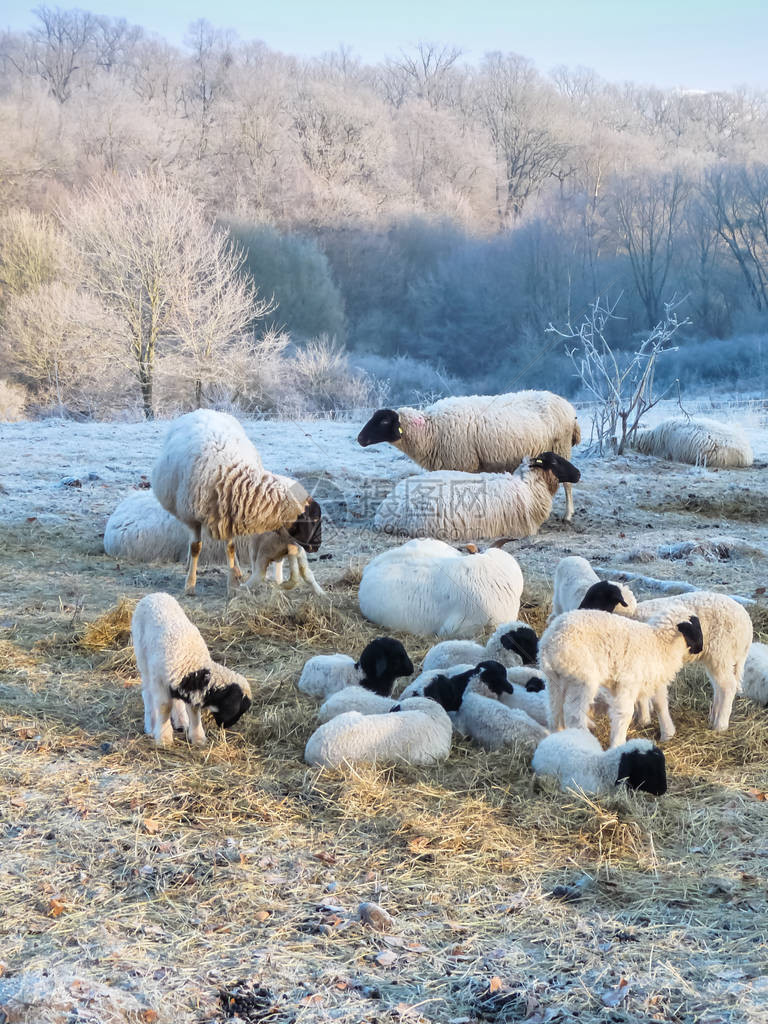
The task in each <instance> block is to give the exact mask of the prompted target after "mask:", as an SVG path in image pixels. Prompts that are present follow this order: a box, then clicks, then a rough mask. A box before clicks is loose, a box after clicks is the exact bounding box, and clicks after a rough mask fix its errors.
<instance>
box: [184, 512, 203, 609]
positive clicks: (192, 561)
mask: <svg viewBox="0 0 768 1024" xmlns="http://www.w3.org/2000/svg"><path fill="white" fill-rule="evenodd" d="M192 534H193V537H194V539H193V540H191V541H190V542H189V569H188V571H187V585H186V587H185V593H186V595H187V597H194V596H195V587H196V586H197V563H198V561H199V559H200V552H201V551H202V550H203V541H202V534H203V527H202V524H201V523H195V525H194V526H193V527H192Z"/></svg>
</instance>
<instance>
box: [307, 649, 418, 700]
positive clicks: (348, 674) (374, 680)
mask: <svg viewBox="0 0 768 1024" xmlns="http://www.w3.org/2000/svg"><path fill="white" fill-rule="evenodd" d="M410 675H413V662H412V661H411V659H410V658H409V657H408V653H407V651H406V649H405V648H404V647H403V645H402V644H401V643H400V641H399V640H395V639H394V638H393V637H389V636H380V637H378V638H377V639H376V640H371V642H370V643H369V644H366V646H365V647H364V648H363V652H362V654H361V655H360V657H359V659H358V660H357V661H355V660H354V659H353V658H350V657H349V655H348V654H316V655H315V656H314V657H313V658H310V659H309V660H308V661H306V662H305V663H304V668H303V669H302V670H301V675H300V676H299V681H298V683H297V684H296V685H297V686H298V688H299V690H300V691H301V692H302V693H306V694H307V696H308V697H314V698H315V700H325V699H326V698H327V697H330V695H331V694H332V693H336V692H337V691H339V690H343V689H345V688H346V687H349V686H358V687H363V688H364V689H366V690H370V691H371V692H372V693H377V694H378V695H379V696H380V697H388V696H389V695H390V694H391V693H392V688H393V687H394V685H395V680H396V679H399V678H400V677H401V676H410Z"/></svg>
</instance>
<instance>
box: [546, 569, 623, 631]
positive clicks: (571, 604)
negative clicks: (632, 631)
mask: <svg viewBox="0 0 768 1024" xmlns="http://www.w3.org/2000/svg"><path fill="white" fill-rule="evenodd" d="M599 583H600V577H599V576H598V575H597V573H596V572H595V570H594V569H593V568H592V566H591V565H590V564H589V562H588V561H587V560H586V558H582V557H581V556H580V555H569V556H568V557H567V558H561V559H560V561H559V562H558V563H557V568H556V569H555V592H554V596H553V598H552V614H551V615H550V617H549V621H550V622H551V621H552V620H553V619H554V618H556V617H557V616H558V615H562V614H563V612H572V611H575V609H577V608H580V607H593V608H597V609H598V610H602V611H614V612H616V613H617V614H618V615H629V616H631V615H632V614H633V613H634V610H635V606H636V604H637V602H636V600H635V595H634V594H633V593H632V591H631V590H630V589H629V587H627V586H624V585H623V584H621V583H614V584H613V586H615V587H617V588H618V589H619V591H620V596H621V600H620V601H619V602H618V603H617V604H615V607H613V608H611V607H608V606H606V605H604V604H598V603H597V602H596V601H594V602H593V601H590V603H589V604H588V605H586V606H583V605H582V601H583V600H584V598H585V597H586V596H587V592H588V591H589V590H590V588H591V587H593V586H594V585H595V584H599ZM594 593H595V592H593V594H594ZM597 593H601V594H602V596H603V597H606V596H608V597H611V596H613V595H614V594H615V591H608V590H607V588H602V590H601V591H598V592H597Z"/></svg>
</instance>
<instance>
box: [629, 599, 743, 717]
mask: <svg viewBox="0 0 768 1024" xmlns="http://www.w3.org/2000/svg"><path fill="white" fill-rule="evenodd" d="M666 612H673V613H674V614H675V615H677V616H678V617H680V618H687V617H688V616H691V615H695V616H696V617H697V618H698V620H699V622H700V623H701V629H702V633H703V635H704V642H703V646H702V648H701V650H700V651H699V652H698V653H697V654H691V653H689V654H687V655H686V659H685V660H686V661H693V660H698V661H699V662H701V665H702V667H703V669H704V671H705V672H706V673H707V676H708V678H709V681H710V683H711V684H712V694H713V701H712V708H711V711H710V716H709V722H710V725H711V726H712V728H713V729H715V730H716V731H718V732H723V731H724V730H725V729H727V728H728V723H729V722H730V719H731V708H732V707H733V699H734V697H735V696H736V694H737V693H738V692H739V688H740V686H741V680H742V676H743V675H744V663H745V661H746V659H747V655H748V653H749V647H750V644H751V643H752V620H751V619H750V617H749V615H748V614H747V612H746V610H745V609H744V608H743V607H742V606H741V605H740V604H739V602H738V601H734V600H733V598H732V597H728V596H727V595H726V594H715V593H713V592H711V591H708V590H694V591H693V592H692V593H688V594H678V595H676V596H675V597H658V598H655V599H654V600H652V601H640V602H639V603H638V605H637V608H636V610H635V618H636V619H638V620H639V621H640V622H649V621H650V620H651V619H653V618H655V617H656V616H657V615H659V614H661V613H666ZM639 717H640V721H641V722H642V724H644V725H647V724H648V721H649V708H648V704H647V702H641V705H640V716H639Z"/></svg>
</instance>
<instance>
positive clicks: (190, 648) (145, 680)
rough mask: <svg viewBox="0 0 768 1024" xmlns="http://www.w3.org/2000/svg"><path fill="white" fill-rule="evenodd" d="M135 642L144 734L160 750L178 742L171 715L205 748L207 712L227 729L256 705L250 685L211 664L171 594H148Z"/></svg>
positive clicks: (137, 615)
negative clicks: (151, 738)
mask: <svg viewBox="0 0 768 1024" xmlns="http://www.w3.org/2000/svg"><path fill="white" fill-rule="evenodd" d="M131 639H132V641H133V650H134V654H135V655H136V664H137V665H138V667H139V672H140V674H141V693H142V697H143V698H144V731H145V732H147V733H150V734H151V735H152V736H154V739H155V743H156V744H157V745H158V746H163V747H164V746H170V745H171V744H172V743H173V726H172V724H171V712H172V711H174V712H175V717H176V719H177V724H178V725H179V726H180V727H183V728H185V729H186V730H187V735H188V737H189V741H190V743H193V744H194V745H195V746H202V745H204V744H205V731H204V730H203V725H202V720H201V712H202V709H203V708H208V710H209V711H211V712H212V714H213V717H214V718H215V720H216V723H217V725H219V726H221V727H222V728H225V729H227V728H229V726H231V725H234V724H235V722H236V721H237V720H238V719H239V718H240V716H241V715H242V714H243V713H244V712H245V711H247V710H248V708H249V707H250V706H251V688H250V686H249V685H248V681H247V680H246V679H245V678H244V677H243V676H241V675H239V674H238V673H237V672H233V671H232V670H231V669H228V668H225V666H224V665H217V664H216V663H215V662H214V661H213V660H212V658H211V655H210V653H209V652H208V648H207V647H206V644H205V641H204V640H203V638H202V636H201V635H200V631H199V630H198V628H197V627H196V626H193V625H192V623H191V622H190V621H189V619H188V618H187V617H186V615H185V614H184V612H183V611H182V609H181V606H180V605H179V603H178V601H176V600H175V599H174V598H173V597H171V596H170V594H149V595H148V596H147V597H143V598H142V599H141V601H139V603H138V604H137V605H136V609H135V611H134V613H133V618H132V619H131Z"/></svg>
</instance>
